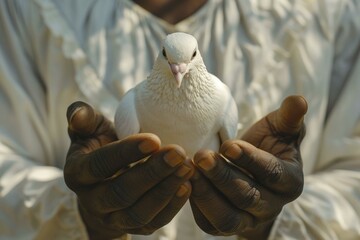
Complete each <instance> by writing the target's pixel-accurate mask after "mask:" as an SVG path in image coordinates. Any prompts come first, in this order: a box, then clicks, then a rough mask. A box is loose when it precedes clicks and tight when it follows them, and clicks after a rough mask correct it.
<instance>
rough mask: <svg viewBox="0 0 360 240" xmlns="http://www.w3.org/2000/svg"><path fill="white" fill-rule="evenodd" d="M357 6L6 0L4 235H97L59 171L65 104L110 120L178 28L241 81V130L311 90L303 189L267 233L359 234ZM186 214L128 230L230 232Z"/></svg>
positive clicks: (340, 1) (2, 12)
mask: <svg viewBox="0 0 360 240" xmlns="http://www.w3.org/2000/svg"><path fill="white" fill-rule="evenodd" d="M359 13H360V1H358V0H318V1H315V0H314V1H310V0H307V1H305V0H276V1H270V0H261V1H256V0H253V1H251V0H226V1H225V0H223V1H221V0H209V1H208V2H207V3H206V4H205V5H204V6H203V7H202V8H201V9H200V10H198V11H197V12H196V13H195V14H193V15H192V16H191V17H189V18H187V19H185V20H183V21H181V22H180V23H178V24H176V25H171V24H168V23H166V22H165V21H163V20H161V19H159V18H157V17H155V16H153V15H151V14H150V13H149V12H147V11H146V10H144V9H142V8H141V7H139V6H138V5H136V4H134V3H132V2H131V1H129V0H123V1H120V0H112V1H110V0H109V1H95V0H83V1H80V0H79V1H73V0H62V1H55V0H4V1H0V239H86V238H87V235H86V230H85V228H84V225H83V223H82V220H81V217H80V215H79V213H78V209H77V204H76V196H75V194H74V193H73V192H71V191H70V190H69V189H68V188H67V187H66V185H65V183H64V179H63V174H62V168H63V165H64V161H65V155H66V152H67V149H68V146H69V138H68V136H67V121H66V118H65V112H66V108H67V106H68V105H69V104H70V103H72V102H73V101H76V100H83V101H86V102H88V103H90V104H92V105H93V106H94V107H96V108H97V109H98V110H100V111H101V112H103V113H104V114H105V115H106V116H107V117H109V118H111V119H112V118H113V115H114V113H115V108H116V106H117V103H118V100H119V99H120V98H121V97H122V96H123V94H124V93H125V92H126V91H127V90H129V89H130V88H131V87H133V86H134V85H135V84H137V83H139V82H140V81H142V80H143V79H145V77H146V76H147V74H148V73H149V71H150V70H151V67H152V64H153V62H154V60H155V57H156V55H157V54H158V51H159V46H160V42H161V40H162V39H163V38H164V36H165V35H166V34H167V33H170V32H174V31H184V32H188V33H190V34H192V35H194V36H195V37H196V38H197V39H198V42H199V48H200V51H201V53H202V56H203V58H204V61H205V64H206V66H207V68H208V70H209V72H211V73H213V74H215V75H216V76H218V77H219V78H220V79H222V80H223V81H224V82H225V83H226V84H227V85H228V86H229V87H230V88H231V89H232V94H233V96H234V98H235V99H236V101H237V104H238V108H239V113H240V116H239V120H240V124H241V126H243V128H242V129H240V131H239V136H240V135H241V134H242V133H243V132H244V130H246V128H247V127H248V126H250V125H251V124H252V123H254V121H256V120H258V119H259V118H260V117H262V116H264V115H265V114H267V113H268V112H270V111H272V110H274V109H276V108H277V107H278V106H279V105H280V103H281V101H282V100H283V99H284V98H285V97H286V96H287V95H290V94H301V95H304V96H305V97H306V99H307V100H308V103H309V111H308V113H307V115H306V118H305V121H306V125H307V135H306V137H305V139H304V141H303V144H302V156H303V161H304V172H305V175H306V176H305V187H304V192H303V194H302V195H301V196H300V197H299V198H298V199H297V200H295V201H294V202H291V203H289V204H287V205H286V206H285V207H284V209H283V211H282V213H281V214H280V215H279V217H278V218H277V220H276V222H275V224H274V226H273V229H272V231H271V236H270V237H269V238H270V239H276V240H277V239H331V240H335V239H358V238H359V236H360V140H359V135H360V122H359V117H360V97H359V96H360V55H359V50H360V17H359ZM184 209H186V208H184ZM183 212H184V214H183V217H178V218H177V219H178V221H179V222H178V224H173V225H172V226H173V228H168V229H167V230H166V231H159V232H157V233H155V234H154V235H153V236H147V237H145V236H132V238H133V239H149V238H150V239H163V238H162V237H161V236H163V237H165V239H194V240H197V239H221V237H212V236H209V235H205V234H203V233H202V232H201V231H200V230H199V229H198V227H197V226H196V225H195V223H194V222H193V220H192V216H191V212H190V211H188V212H186V210H184V211H183ZM180 215H181V214H179V216H180ZM166 234H169V235H167V236H168V237H166ZM170 235H171V236H172V237H169V236H170ZM229 239H231V237H230V238H229Z"/></svg>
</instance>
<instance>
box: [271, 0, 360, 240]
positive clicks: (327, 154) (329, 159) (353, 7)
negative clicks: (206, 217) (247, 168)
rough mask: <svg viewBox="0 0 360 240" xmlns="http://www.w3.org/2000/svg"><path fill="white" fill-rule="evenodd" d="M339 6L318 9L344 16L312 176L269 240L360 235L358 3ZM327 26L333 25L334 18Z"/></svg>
mask: <svg viewBox="0 0 360 240" xmlns="http://www.w3.org/2000/svg"><path fill="white" fill-rule="evenodd" d="M318 2H324V1H318ZM329 2H330V1H329ZM338 2H339V3H341V4H339V6H337V7H338V8H337V9H336V7H334V8H332V7H333V6H331V3H329V4H328V5H327V7H328V9H326V8H323V9H322V11H330V10H334V12H336V11H342V14H341V15H342V17H340V18H339V20H340V22H339V24H338V26H337V29H338V31H337V32H336V35H335V37H334V47H335V49H336V52H337V54H336V56H335V58H336V59H335V60H334V63H335V64H338V65H336V66H334V69H335V71H333V74H332V77H333V79H332V84H336V87H335V88H337V91H335V90H334V91H331V92H330V93H331V94H335V95H336V96H334V97H332V96H330V104H332V105H333V106H331V107H330V108H329V109H331V112H330V113H329V115H328V117H327V121H326V123H325V127H324V131H323V136H322V138H321V139H322V140H321V147H320V152H319V153H318V154H317V156H318V162H317V163H316V171H315V172H314V173H313V174H311V175H309V176H305V186H304V191H303V193H302V195H301V196H300V197H299V198H298V199H297V200H295V201H294V202H291V203H289V204H287V205H286V206H285V207H284V208H283V211H282V213H281V214H280V216H279V217H278V218H277V220H276V222H275V224H274V226H273V229H272V232H271V235H270V237H269V239H274V240H275V239H276V240H279V239H329V240H336V239H359V236H360V121H359V120H360V52H359V50H360V44H359V36H360V18H359V12H360V2H359V1H357V0H353V1H338ZM328 14H329V15H328V17H329V16H330V15H331V12H328ZM329 19H331V18H330V17H329ZM331 21H333V23H334V24H335V25H337V23H336V21H337V19H336V18H332V19H331ZM347 64H348V65H349V66H348V65H347ZM335 78H336V79H335ZM314 154H315V153H314Z"/></svg>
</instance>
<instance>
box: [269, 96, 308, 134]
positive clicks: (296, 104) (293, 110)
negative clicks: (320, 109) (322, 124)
mask: <svg viewBox="0 0 360 240" xmlns="http://www.w3.org/2000/svg"><path fill="white" fill-rule="evenodd" d="M307 109H308V104H307V101H306V99H305V98H304V97H302V96H297V95H292V96H289V97H287V98H285V99H284V101H283V102H282V104H281V106H280V108H279V109H278V110H277V111H276V112H275V116H274V117H275V119H274V120H275V121H274V126H275V128H276V131H277V132H279V133H282V134H297V133H299V132H300V130H301V129H302V128H303V125H304V115H305V114H306V112H307Z"/></svg>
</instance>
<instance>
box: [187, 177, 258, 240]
mask: <svg viewBox="0 0 360 240" xmlns="http://www.w3.org/2000/svg"><path fill="white" fill-rule="evenodd" d="M191 184H192V192H191V196H190V199H191V201H192V203H193V204H195V205H196V207H197V208H198V209H199V210H200V211H201V213H202V215H203V216H205V218H206V219H207V220H208V222H209V223H210V224H211V226H213V227H214V228H215V229H217V231H218V232H220V233H221V235H234V234H237V233H239V232H241V231H242V230H244V229H246V228H248V227H253V223H254V219H253V216H251V215H250V214H249V213H247V212H246V211H243V210H240V209H238V208H236V207H235V206H234V205H233V204H231V202H229V201H228V200H227V199H226V198H225V197H224V195H223V194H222V193H220V192H219V191H218V190H216V188H214V187H213V186H212V184H211V183H210V182H209V181H208V180H207V179H206V178H204V177H203V176H202V174H200V173H199V172H195V174H194V176H193V178H191ZM199 227H201V226H199ZM210 229H211V228H210ZM203 230H204V231H207V230H208V229H203Z"/></svg>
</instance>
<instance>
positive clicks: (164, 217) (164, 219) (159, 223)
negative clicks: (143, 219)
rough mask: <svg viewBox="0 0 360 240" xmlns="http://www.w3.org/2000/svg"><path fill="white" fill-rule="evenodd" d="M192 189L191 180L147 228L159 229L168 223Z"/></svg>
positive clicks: (180, 188) (181, 187)
mask: <svg viewBox="0 0 360 240" xmlns="http://www.w3.org/2000/svg"><path fill="white" fill-rule="evenodd" d="M191 191H192V186H191V184H190V182H188V181H187V182H185V183H184V184H182V185H181V186H180V187H179V188H178V190H177V191H176V193H175V196H174V197H173V198H172V199H171V201H170V202H169V203H168V204H167V205H166V207H165V208H163V210H162V211H161V212H160V213H159V214H158V215H157V216H156V217H155V218H154V219H153V220H152V221H151V222H150V223H149V224H148V225H147V227H146V228H147V229H149V230H151V229H159V228H161V227H163V226H165V225H166V224H168V223H169V222H170V221H171V220H172V219H173V218H174V217H175V215H176V214H177V213H178V212H179V211H180V209H181V208H182V207H183V206H184V205H185V203H186V201H187V200H188V199H189V196H190V194H191Z"/></svg>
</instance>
